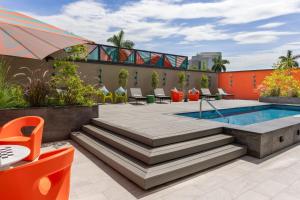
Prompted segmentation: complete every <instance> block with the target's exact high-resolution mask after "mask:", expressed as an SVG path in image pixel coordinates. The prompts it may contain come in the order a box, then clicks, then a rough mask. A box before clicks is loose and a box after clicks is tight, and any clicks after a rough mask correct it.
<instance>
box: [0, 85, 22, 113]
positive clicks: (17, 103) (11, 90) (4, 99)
mask: <svg viewBox="0 0 300 200" xmlns="http://www.w3.org/2000/svg"><path fill="white" fill-rule="evenodd" d="M26 106H27V103H26V101H25V99H24V91H23V88H22V87H21V86H19V85H11V86H9V87H5V88H1V89H0V108H24V107H26Z"/></svg>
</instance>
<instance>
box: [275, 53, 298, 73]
mask: <svg viewBox="0 0 300 200" xmlns="http://www.w3.org/2000/svg"><path fill="white" fill-rule="evenodd" d="M298 58H300V55H295V56H293V52H292V51H291V50H288V51H287V54H286V56H280V57H279V62H278V64H277V66H276V68H279V69H292V68H298V67H299V63H298V62H297V61H296V59H298Z"/></svg>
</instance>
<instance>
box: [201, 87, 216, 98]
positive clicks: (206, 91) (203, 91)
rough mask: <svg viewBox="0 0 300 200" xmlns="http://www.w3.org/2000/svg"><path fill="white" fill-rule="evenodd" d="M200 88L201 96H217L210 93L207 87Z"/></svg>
mask: <svg viewBox="0 0 300 200" xmlns="http://www.w3.org/2000/svg"><path fill="white" fill-rule="evenodd" d="M200 90H201V98H206V99H210V98H216V97H217V95H213V94H211V92H210V90H209V89H208V88H201V89H200Z"/></svg>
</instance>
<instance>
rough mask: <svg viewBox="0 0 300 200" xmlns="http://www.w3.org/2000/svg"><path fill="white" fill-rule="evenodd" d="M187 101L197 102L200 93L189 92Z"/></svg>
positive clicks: (196, 91) (195, 91)
mask: <svg viewBox="0 0 300 200" xmlns="http://www.w3.org/2000/svg"><path fill="white" fill-rule="evenodd" d="M188 96H189V101H198V100H199V97H200V91H199V90H194V91H193V90H189V94H188Z"/></svg>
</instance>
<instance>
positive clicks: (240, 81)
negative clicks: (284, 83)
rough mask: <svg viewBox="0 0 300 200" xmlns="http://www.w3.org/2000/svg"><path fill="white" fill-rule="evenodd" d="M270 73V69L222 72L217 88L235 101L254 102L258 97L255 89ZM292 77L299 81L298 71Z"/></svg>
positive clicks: (299, 71) (299, 74)
mask: <svg viewBox="0 0 300 200" xmlns="http://www.w3.org/2000/svg"><path fill="white" fill-rule="evenodd" d="M272 71H273V70H272V69H267V70H252V71H238V72H222V73H220V74H219V76H218V85H219V88H223V89H224V90H225V91H226V92H227V93H231V94H234V97H235V98H236V99H253V100H256V99H258V97H259V92H258V91H257V87H258V86H259V85H260V84H261V82H262V81H263V80H264V78H265V77H266V76H268V75H270V74H271V73H272ZM293 75H294V77H295V78H296V79H298V80H299V81H300V70H296V71H295V72H294V73H293Z"/></svg>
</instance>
